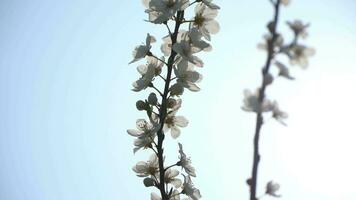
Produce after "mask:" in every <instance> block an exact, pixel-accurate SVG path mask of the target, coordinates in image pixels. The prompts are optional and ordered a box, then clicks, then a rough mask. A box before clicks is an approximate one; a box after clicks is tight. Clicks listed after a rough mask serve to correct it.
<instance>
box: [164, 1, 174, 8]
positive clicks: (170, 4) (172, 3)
mask: <svg viewBox="0 0 356 200" xmlns="http://www.w3.org/2000/svg"><path fill="white" fill-rule="evenodd" d="M175 4H176V3H175V0H168V2H167V4H166V5H167V7H168V8H173V7H174V5H175Z"/></svg>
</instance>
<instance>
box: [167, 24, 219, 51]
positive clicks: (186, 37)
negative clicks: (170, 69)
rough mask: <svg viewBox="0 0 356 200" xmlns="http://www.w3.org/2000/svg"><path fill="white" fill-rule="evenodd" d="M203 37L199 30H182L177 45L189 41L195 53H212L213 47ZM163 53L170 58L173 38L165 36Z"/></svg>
mask: <svg viewBox="0 0 356 200" xmlns="http://www.w3.org/2000/svg"><path fill="white" fill-rule="evenodd" d="M202 37H203V35H202V33H201V32H200V31H199V30H198V29H197V28H194V27H193V28H191V29H190V30H189V31H185V30H181V31H179V32H178V35H177V43H180V42H181V41H187V42H188V43H189V44H190V45H191V47H192V48H194V52H195V53H197V52H200V51H202V50H203V51H210V50H211V49H212V48H211V45H210V44H209V43H207V42H205V41H204V40H202V39H201V38H202ZM161 51H162V53H163V54H164V55H165V56H169V55H170V54H171V51H172V40H171V37H170V36H169V35H168V36H165V37H164V38H163V44H162V45H161Z"/></svg>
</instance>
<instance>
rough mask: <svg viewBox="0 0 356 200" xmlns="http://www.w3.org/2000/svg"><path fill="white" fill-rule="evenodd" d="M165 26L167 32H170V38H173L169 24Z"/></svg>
mask: <svg viewBox="0 0 356 200" xmlns="http://www.w3.org/2000/svg"><path fill="white" fill-rule="evenodd" d="M165 25H166V27H167V30H168V32H169V36H170V37H172V31H171V29H170V28H169V26H168V23H167V22H166V23H165Z"/></svg>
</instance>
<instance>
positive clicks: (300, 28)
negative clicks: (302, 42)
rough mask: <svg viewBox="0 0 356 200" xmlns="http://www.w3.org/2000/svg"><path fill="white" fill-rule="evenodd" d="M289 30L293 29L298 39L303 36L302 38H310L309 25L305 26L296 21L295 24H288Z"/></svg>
mask: <svg viewBox="0 0 356 200" xmlns="http://www.w3.org/2000/svg"><path fill="white" fill-rule="evenodd" d="M287 24H288V26H289V28H291V29H292V31H293V32H294V34H295V35H296V36H297V37H298V36H301V37H302V38H306V37H308V33H307V30H306V29H307V28H308V27H309V24H303V22H302V21H300V20H294V21H293V22H287Z"/></svg>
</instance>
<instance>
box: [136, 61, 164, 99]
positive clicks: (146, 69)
mask: <svg viewBox="0 0 356 200" xmlns="http://www.w3.org/2000/svg"><path fill="white" fill-rule="evenodd" d="M162 66H163V62H161V61H160V60H158V59H156V58H151V57H150V58H148V63H147V65H140V66H138V67H137V71H138V72H139V73H140V74H141V78H139V79H138V80H137V81H135V82H133V83H132V86H133V87H134V89H132V90H133V91H135V92H139V91H141V90H144V89H146V88H147V87H148V86H149V85H150V84H151V82H152V80H153V78H154V77H155V76H156V75H157V72H158V71H160V70H161V68H162Z"/></svg>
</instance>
